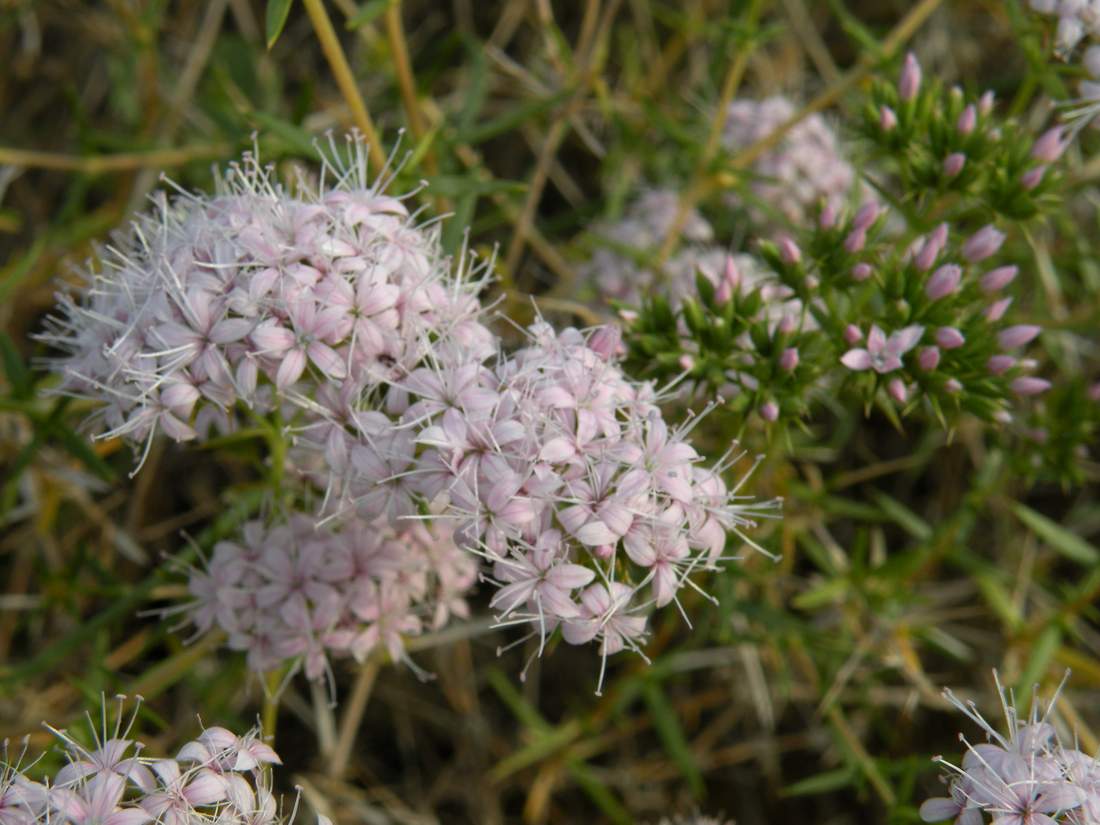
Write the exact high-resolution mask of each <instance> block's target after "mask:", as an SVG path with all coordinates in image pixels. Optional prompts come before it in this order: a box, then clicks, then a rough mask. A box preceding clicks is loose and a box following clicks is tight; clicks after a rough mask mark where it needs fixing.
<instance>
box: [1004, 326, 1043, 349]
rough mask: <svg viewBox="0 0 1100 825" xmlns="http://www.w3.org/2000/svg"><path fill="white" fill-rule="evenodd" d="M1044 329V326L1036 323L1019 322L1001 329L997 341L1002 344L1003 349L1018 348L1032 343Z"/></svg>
mask: <svg viewBox="0 0 1100 825" xmlns="http://www.w3.org/2000/svg"><path fill="white" fill-rule="evenodd" d="M1042 331H1043V328H1042V327H1038V326H1035V325H1034V324H1017V325H1016V326H1014V327H1008V328H1007V329H1003V330H1001V332H1000V333H999V334H998V335H997V343H999V344H1000V345H1001V349H1018V348H1019V347H1022V346H1024V345H1025V344H1030V343H1031V342H1032V341H1034V340H1035V339H1036V338H1037V337H1038V336H1039V333H1040V332H1042Z"/></svg>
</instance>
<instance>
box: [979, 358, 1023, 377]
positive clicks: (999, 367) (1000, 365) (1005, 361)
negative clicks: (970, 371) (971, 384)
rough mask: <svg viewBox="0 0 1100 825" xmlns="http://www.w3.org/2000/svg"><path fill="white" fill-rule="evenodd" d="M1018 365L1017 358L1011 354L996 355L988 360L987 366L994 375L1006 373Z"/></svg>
mask: <svg viewBox="0 0 1100 825" xmlns="http://www.w3.org/2000/svg"><path fill="white" fill-rule="evenodd" d="M1014 366H1016V359H1015V358H1013V357H1012V356H1011V355H1004V354H1002V355H994V356H993V357H992V358H990V359H989V360H988V361H986V364H985V368H986V369H987V370H989V371H990V373H992V374H993V375H1004V374H1005V373H1006V372H1008V371H1009V370H1010V369H1012V368H1013V367H1014Z"/></svg>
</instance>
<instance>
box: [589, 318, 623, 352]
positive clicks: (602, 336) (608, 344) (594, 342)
mask: <svg viewBox="0 0 1100 825" xmlns="http://www.w3.org/2000/svg"><path fill="white" fill-rule="evenodd" d="M588 348H589V349H590V350H592V351H593V352H594V353H596V354H597V355H598V356H600V357H601V358H603V359H604V360H605V361H608V360H610V359H611V358H612V357H614V356H616V355H619V354H621V353H622V351H623V334H622V332H621V331H620V330H619V328H618V327H617V326H614V325H612V324H606V325H604V326H602V327H597V328H596V331H595V332H593V333H592V335H591V337H589V339H588Z"/></svg>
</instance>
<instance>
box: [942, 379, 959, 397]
mask: <svg viewBox="0 0 1100 825" xmlns="http://www.w3.org/2000/svg"><path fill="white" fill-rule="evenodd" d="M943 388H944V389H945V390H947V392H949V393H951V394H952V395H954V394H955V393H959V392H962V388H963V385H962V384H960V383H959V380H958V379H957V378H948V379H947V380H946V381H944V382H943Z"/></svg>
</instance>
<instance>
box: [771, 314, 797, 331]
mask: <svg viewBox="0 0 1100 825" xmlns="http://www.w3.org/2000/svg"><path fill="white" fill-rule="evenodd" d="M796 329H798V318H797V317H795V315H794V314H793V313H790V312H788V313H784V315H783V317H782V318H780V319H779V324H778V325H777V326H776V330H777V331H778V332H779V334H780V335H790V334H791V333H792V332H794V331H795V330H796Z"/></svg>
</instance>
